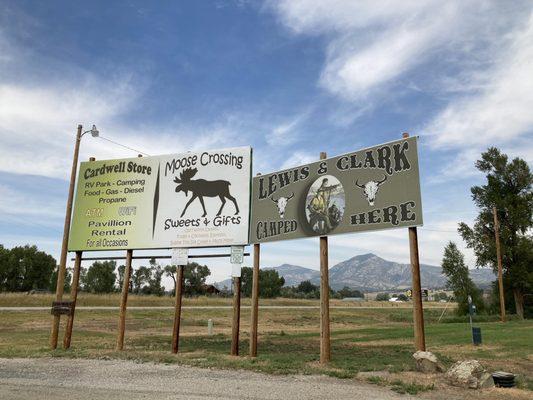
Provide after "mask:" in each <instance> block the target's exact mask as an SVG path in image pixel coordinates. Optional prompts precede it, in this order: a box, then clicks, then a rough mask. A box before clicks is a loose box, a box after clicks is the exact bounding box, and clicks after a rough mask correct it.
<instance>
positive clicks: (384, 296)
mask: <svg viewBox="0 0 533 400" xmlns="http://www.w3.org/2000/svg"><path fill="white" fill-rule="evenodd" d="M389 300H390V296H389V294H388V293H378V294H377V295H376V301H389Z"/></svg>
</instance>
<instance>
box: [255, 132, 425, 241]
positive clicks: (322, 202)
mask: <svg viewBox="0 0 533 400" xmlns="http://www.w3.org/2000/svg"><path fill="white" fill-rule="evenodd" d="M250 225H251V226H250V243H259V242H268V241H274V240H285V239H296V238H301V237H307V236H325V235H333V234H337V233H348V232H361V231H369V230H377V229H387V228H399V227H408V226H409V227H410V226H417V225H422V204H421V197H420V183H419V175H418V155H417V138H416V137H411V138H404V139H402V140H398V141H394V142H390V143H385V144H382V145H379V146H374V147H371V148H367V149H363V150H359V151H355V152H353V153H348V154H344V155H341V156H338V157H334V158H329V159H326V160H321V161H317V162H315V163H311V164H307V165H302V166H299V167H295V168H291V169H287V170H284V171H279V172H274V173H270V174H266V175H261V176H258V177H255V178H254V179H253V191H252V216H251V224H250Z"/></svg>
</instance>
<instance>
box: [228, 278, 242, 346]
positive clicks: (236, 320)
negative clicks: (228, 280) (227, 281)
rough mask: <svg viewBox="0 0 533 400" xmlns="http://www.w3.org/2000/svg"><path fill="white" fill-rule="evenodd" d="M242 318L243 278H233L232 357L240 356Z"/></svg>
mask: <svg viewBox="0 0 533 400" xmlns="http://www.w3.org/2000/svg"><path fill="white" fill-rule="evenodd" d="M240 317H241V277H240V276H235V277H233V321H232V323H231V353H230V354H231V355H232V356H238V355H239V325H240Z"/></svg>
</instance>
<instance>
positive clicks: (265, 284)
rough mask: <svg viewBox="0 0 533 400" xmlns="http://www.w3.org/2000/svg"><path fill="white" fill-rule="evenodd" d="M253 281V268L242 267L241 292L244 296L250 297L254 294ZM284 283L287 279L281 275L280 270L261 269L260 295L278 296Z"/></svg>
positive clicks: (262, 296) (266, 296)
mask: <svg viewBox="0 0 533 400" xmlns="http://www.w3.org/2000/svg"><path fill="white" fill-rule="evenodd" d="M252 281H253V270H252V268H250V267H243V268H242V269H241V293H242V295H243V296H246V297H249V296H251V295H252ZM284 284H285V279H284V278H283V277H280V276H279V274H278V271H276V270H274V269H260V270H259V297H261V298H273V297H278V296H279V295H280V294H281V288H282V287H283V285H284Z"/></svg>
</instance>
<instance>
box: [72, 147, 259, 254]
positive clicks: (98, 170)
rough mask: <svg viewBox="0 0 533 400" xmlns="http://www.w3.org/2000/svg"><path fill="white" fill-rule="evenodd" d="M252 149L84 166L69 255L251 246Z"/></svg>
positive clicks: (191, 153) (83, 164)
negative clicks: (124, 250)
mask: <svg viewBox="0 0 533 400" xmlns="http://www.w3.org/2000/svg"><path fill="white" fill-rule="evenodd" d="M250 179H251V149H250V148H249V147H240V148H232V149H224V150H214V151H204V152H188V153H185V154H172V155H164V156H156V157H142V158H129V159H119V160H104V161H92V162H83V163H81V165H80V171H79V175H78V180H77V186H76V197H75V201H74V212H73V216H72V226H71V231H70V238H69V246H68V247H69V250H70V251H87V250H120V249H154V248H173V247H182V248H183V247H214V246H229V245H243V244H246V243H247V242H248V226H249V209H250V204H249V202H250V182H251V180H250Z"/></svg>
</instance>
